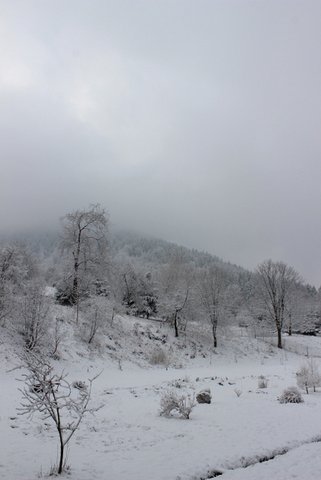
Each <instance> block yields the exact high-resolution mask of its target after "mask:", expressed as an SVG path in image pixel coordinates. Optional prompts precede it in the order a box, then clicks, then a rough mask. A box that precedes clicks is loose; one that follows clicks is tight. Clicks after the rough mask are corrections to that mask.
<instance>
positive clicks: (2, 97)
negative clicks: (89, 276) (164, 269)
mask: <svg viewBox="0 0 321 480" xmlns="http://www.w3.org/2000/svg"><path fill="white" fill-rule="evenodd" d="M320 47H321V1H320V0H300V1H297V0H252V1H249V0H234V1H233V0H87V1H85V0H36V1H32V0H20V1H19V0H0V137H1V138H0V148H1V155H0V166H1V170H0V233H1V232H7V231H9V230H17V229H19V230H21V229H24V228H26V227H27V226H31V227H35V228H38V227H39V226H41V227H44V228H46V227H47V226H50V225H52V224H54V223H55V222H56V221H57V219H58V218H59V217H61V216H62V215H64V214H65V213H67V212H69V211H72V210H74V209H78V208H84V207H86V206H88V205H89V204H90V203H97V202H98V203H101V204H102V205H103V206H105V207H106V209H107V210H108V211H109V213H110V217H111V221H112V223H113V224H114V225H118V226H123V227H127V228H129V229H132V228H134V229H135V230H137V231H141V232H146V233H149V234H152V235H155V236H159V237H162V238H164V239H167V240H170V241H174V242H177V243H180V244H183V245H186V246H189V247H195V248H198V249H204V250H207V251H209V252H211V253H214V254H216V255H218V256H220V257H222V258H223V259H225V260H230V261H231V262H233V263H237V264H240V265H242V266H245V267H248V268H254V267H255V266H256V264H257V263H258V262H260V261H262V260H265V259H267V258H272V259H274V260H283V261H285V262H287V263H289V264H290V265H292V266H294V267H295V268H296V269H297V270H299V271H300V272H301V273H302V275H303V276H304V278H305V279H306V280H307V281H309V282H310V283H314V284H315V285H316V286H320V284H321V48H320Z"/></svg>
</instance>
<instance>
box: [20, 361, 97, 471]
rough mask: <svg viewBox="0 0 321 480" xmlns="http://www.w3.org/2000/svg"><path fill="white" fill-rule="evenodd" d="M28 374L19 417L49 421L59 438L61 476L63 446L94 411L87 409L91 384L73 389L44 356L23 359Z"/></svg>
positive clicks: (63, 460)
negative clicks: (86, 415) (84, 419)
mask: <svg viewBox="0 0 321 480" xmlns="http://www.w3.org/2000/svg"><path fill="white" fill-rule="evenodd" d="M25 367H26V369H27V373H25V374H24V375H23V381H24V383H25V385H24V387H23V388H22V389H20V391H21V392H22V396H23V399H22V402H21V407H19V408H18V413H19V414H20V415H23V414H27V415H29V416H30V417H32V416H33V415H34V414H35V413H38V414H40V415H41V417H42V420H44V421H45V420H46V419H48V418H50V419H51V420H52V421H53V423H54V425H55V427H56V430H57V434H58V437H59V462H58V466H57V473H58V474H61V473H62V472H63V470H64V466H65V451H66V446H67V444H68V443H69V442H70V440H71V438H72V436H73V435H74V434H75V432H76V431H77V429H78V428H79V425H80V423H81V421H82V420H83V418H84V415H85V414H86V413H87V412H93V411H95V410H97V409H90V408H89V407H88V404H89V401H90V397H91V390H92V383H93V381H94V380H95V378H97V377H95V378H92V379H90V380H89V382H88V385H83V388H81V389H73V388H72V385H71V384H70V383H69V382H68V380H67V378H66V377H67V375H66V374H64V373H61V374H56V373H55V372H54V371H53V367H52V365H51V364H50V363H49V362H48V361H47V360H45V359H44V358H43V357H40V356H36V355H33V354H29V355H27V356H26V357H25Z"/></svg>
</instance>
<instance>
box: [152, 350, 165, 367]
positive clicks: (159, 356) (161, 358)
mask: <svg viewBox="0 0 321 480" xmlns="http://www.w3.org/2000/svg"><path fill="white" fill-rule="evenodd" d="M149 363H150V364H151V365H168V364H169V359H168V356H167V354H166V352H165V351H164V350H163V349H162V348H160V347H156V348H155V349H154V350H153V351H152V352H151V354H150V356H149Z"/></svg>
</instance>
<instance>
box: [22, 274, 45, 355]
mask: <svg viewBox="0 0 321 480" xmlns="http://www.w3.org/2000/svg"><path fill="white" fill-rule="evenodd" d="M49 309H50V306H49V302H48V298H47V297H46V296H45V294H44V290H43V288H41V287H40V286H39V285H38V284H36V283H32V284H30V285H29V286H28V288H27V289H26V292H25V295H24V297H23V298H22V299H21V305H20V317H21V322H22V334H23V337H24V340H25V346H26V349H27V350H34V349H36V348H38V347H39V346H40V345H41V344H42V341H43V340H44V339H45V337H46V335H47V334H48V325H49V322H48V313H49Z"/></svg>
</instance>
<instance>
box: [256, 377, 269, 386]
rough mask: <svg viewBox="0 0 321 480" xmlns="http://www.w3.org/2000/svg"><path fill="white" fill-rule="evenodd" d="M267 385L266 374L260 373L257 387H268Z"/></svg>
mask: <svg viewBox="0 0 321 480" xmlns="http://www.w3.org/2000/svg"><path fill="white" fill-rule="evenodd" d="M267 385H268V380H267V378H265V376H264V375H260V376H259V377H258V381H257V387H258V388H267Z"/></svg>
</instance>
